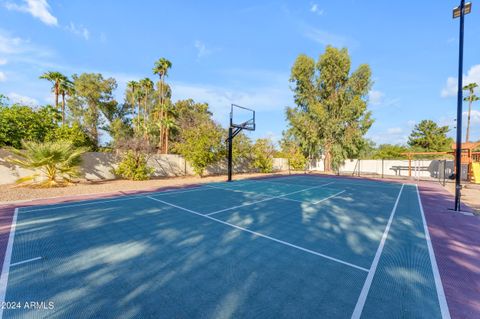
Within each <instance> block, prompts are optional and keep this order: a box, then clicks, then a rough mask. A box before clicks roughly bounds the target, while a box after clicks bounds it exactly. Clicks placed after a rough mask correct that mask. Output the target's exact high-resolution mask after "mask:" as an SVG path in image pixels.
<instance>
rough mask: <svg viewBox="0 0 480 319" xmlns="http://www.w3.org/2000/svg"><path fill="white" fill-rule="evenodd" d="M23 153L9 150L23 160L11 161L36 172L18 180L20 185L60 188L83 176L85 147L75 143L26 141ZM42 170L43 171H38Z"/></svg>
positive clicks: (11, 159) (15, 159)
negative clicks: (82, 159) (81, 168)
mask: <svg viewBox="0 0 480 319" xmlns="http://www.w3.org/2000/svg"><path fill="white" fill-rule="evenodd" d="M22 146H23V150H17V149H14V148H10V149H9V150H10V151H11V152H12V153H13V154H15V155H17V156H18V157H19V158H13V157H9V158H7V160H8V161H9V162H10V163H12V164H16V165H18V166H20V167H23V168H26V169H31V170H35V171H36V172H35V173H34V174H32V175H30V176H26V177H22V178H19V179H18V180H17V184H20V185H22V184H23V185H26V186H33V187H58V186H66V185H69V184H71V183H72V178H74V177H78V176H79V174H80V163H81V155H82V154H83V153H85V152H86V151H87V148H85V147H75V146H74V145H73V144H72V142H68V141H55V142H44V143H39V142H26V141H23V142H22ZM38 171H40V172H38Z"/></svg>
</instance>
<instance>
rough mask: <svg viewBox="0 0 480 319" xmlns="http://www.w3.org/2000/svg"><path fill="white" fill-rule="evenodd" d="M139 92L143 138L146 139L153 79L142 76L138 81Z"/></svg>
mask: <svg viewBox="0 0 480 319" xmlns="http://www.w3.org/2000/svg"><path fill="white" fill-rule="evenodd" d="M138 86H139V91H138V92H139V94H140V99H141V101H140V105H142V114H143V122H142V123H143V138H144V139H145V140H147V139H148V138H149V135H148V133H149V122H150V117H149V115H150V113H151V104H152V101H153V97H154V94H153V93H154V84H153V81H152V80H150V79H149V78H144V79H142V80H140V81H139V82H138Z"/></svg>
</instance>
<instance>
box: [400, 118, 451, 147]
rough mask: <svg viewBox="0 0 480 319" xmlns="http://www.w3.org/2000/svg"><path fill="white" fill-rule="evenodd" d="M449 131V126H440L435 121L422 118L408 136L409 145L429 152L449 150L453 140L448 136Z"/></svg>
mask: <svg viewBox="0 0 480 319" xmlns="http://www.w3.org/2000/svg"><path fill="white" fill-rule="evenodd" d="M449 131H450V129H449V127H448V126H438V124H437V123H435V122H434V121H431V120H422V121H421V122H420V123H418V124H416V125H415V127H414V129H413V131H412V133H411V134H410V137H409V138H408V145H410V146H411V147H415V148H419V149H421V150H424V151H428V152H443V151H448V150H449V149H450V146H451V145H452V142H453V140H452V139H451V138H448V137H447V133H448V132H449Z"/></svg>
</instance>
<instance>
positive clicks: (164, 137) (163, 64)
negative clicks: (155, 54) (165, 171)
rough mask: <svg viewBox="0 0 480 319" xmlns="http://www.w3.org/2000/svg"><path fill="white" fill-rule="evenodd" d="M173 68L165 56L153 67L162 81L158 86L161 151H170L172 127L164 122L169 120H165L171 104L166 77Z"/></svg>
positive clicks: (158, 122) (159, 145) (158, 123)
mask: <svg viewBox="0 0 480 319" xmlns="http://www.w3.org/2000/svg"><path fill="white" fill-rule="evenodd" d="M171 68H172V62H170V61H169V60H167V59H165V58H160V59H158V60H157V61H156V62H155V66H154V67H153V74H157V75H158V76H159V78H160V81H159V83H158V85H157V87H158V98H159V99H158V103H159V113H158V116H157V125H158V126H159V131H160V140H159V144H158V148H159V150H160V152H161V153H164V154H167V153H168V134H169V131H170V129H171V128H168V127H166V126H165V125H164V124H165V123H167V122H168V121H164V117H168V114H167V112H168V108H169V104H170V97H169V96H168V90H167V88H166V85H165V77H166V76H167V75H168V70H169V69H171Z"/></svg>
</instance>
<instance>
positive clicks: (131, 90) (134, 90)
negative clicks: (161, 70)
mask: <svg viewBox="0 0 480 319" xmlns="http://www.w3.org/2000/svg"><path fill="white" fill-rule="evenodd" d="M138 89H139V84H138V82H137V81H129V82H128V83H127V90H128V91H127V94H126V95H127V96H126V98H127V100H128V101H129V103H130V105H131V107H132V116H133V117H135V104H136V99H137V94H138ZM135 122H136V123H135ZM134 123H135V126H134V128H133V129H134V131H135V133H136V132H137V131H138V126H139V125H140V124H139V123H140V111H139V112H138V113H137V116H136V120H135V119H134Z"/></svg>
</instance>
